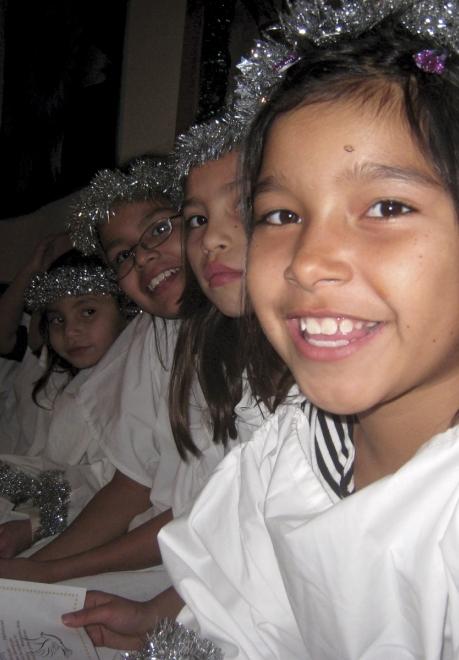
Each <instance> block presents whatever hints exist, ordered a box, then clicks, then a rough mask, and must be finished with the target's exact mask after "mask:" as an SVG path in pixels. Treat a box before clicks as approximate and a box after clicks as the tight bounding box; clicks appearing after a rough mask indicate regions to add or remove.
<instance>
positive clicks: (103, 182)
mask: <svg viewBox="0 0 459 660" xmlns="http://www.w3.org/2000/svg"><path fill="white" fill-rule="evenodd" d="M161 195H163V196H165V197H167V199H169V200H170V201H171V206H172V207H174V208H177V207H178V203H179V199H180V190H179V188H178V187H177V185H176V179H175V172H174V169H173V168H172V166H171V161H170V160H169V159H163V160H157V159H154V158H147V157H142V158H137V159H135V160H134V161H132V163H131V164H130V166H129V168H128V170H127V171H126V172H123V171H121V170H120V169H114V170H108V169H105V170H100V171H99V172H97V174H96V175H95V176H94V177H93V178H92V180H91V182H90V183H89V185H88V186H86V187H85V188H83V189H82V190H81V191H80V193H79V195H78V197H77V199H76V201H75V202H74V204H73V205H72V209H71V213H70V218H69V220H68V222H67V224H66V229H67V231H68V232H69V234H70V238H71V240H72V243H73V246H74V247H75V248H76V249H77V250H80V252H82V253H83V254H86V255H89V254H98V253H100V252H101V246H100V242H99V238H98V233H97V228H98V226H99V225H103V224H105V223H106V222H109V220H110V217H111V216H112V215H113V207H114V206H115V205H116V204H119V203H123V202H126V203H130V202H136V201H147V200H150V199H155V198H157V197H159V196H161Z"/></svg>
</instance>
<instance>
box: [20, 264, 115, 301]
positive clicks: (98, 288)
mask: <svg viewBox="0 0 459 660" xmlns="http://www.w3.org/2000/svg"><path fill="white" fill-rule="evenodd" d="M88 294H93V295H96V296H98V295H110V296H120V295H121V291H120V289H119V287H118V285H117V283H116V282H115V281H114V280H113V279H112V278H111V277H110V274H109V271H108V269H106V268H103V267H102V266H95V265H94V266H89V265H84V266H60V267H59V268H56V269H54V270H52V271H51V272H48V273H37V274H36V275H34V276H33V277H32V279H31V281H30V284H29V286H28V287H27V289H26V291H25V293H24V305H25V308H26V309H27V310H28V311H30V312H33V311H36V310H39V309H44V308H45V307H46V306H47V305H49V304H50V303H53V302H55V301H56V300H59V299H60V298H67V297H68V296H84V295H88Z"/></svg>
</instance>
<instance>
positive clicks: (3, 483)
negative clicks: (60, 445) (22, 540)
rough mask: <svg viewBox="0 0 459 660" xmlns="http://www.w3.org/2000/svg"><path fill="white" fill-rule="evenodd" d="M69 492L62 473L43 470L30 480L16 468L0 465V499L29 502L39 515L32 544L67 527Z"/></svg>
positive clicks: (29, 477) (69, 489) (4, 464)
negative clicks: (38, 524)
mask: <svg viewBox="0 0 459 660" xmlns="http://www.w3.org/2000/svg"><path fill="white" fill-rule="evenodd" d="M70 495H71V488H70V485H69V483H68V481H67V480H66V479H65V477H64V472H62V471H61V470H45V471H44V472H41V473H40V475H39V476H38V477H32V476H30V475H29V474H27V473H26V472H23V471H22V470H18V469H17V467H16V466H14V467H13V466H11V465H10V464H9V463H5V461H0V496H1V497H4V498H5V499H7V500H9V501H10V502H13V504H20V503H21V502H28V501H30V502H32V504H33V506H35V507H37V508H38V511H39V514H40V526H39V528H38V530H37V532H36V534H35V536H34V540H35V541H36V540H38V539H39V538H43V537H45V536H53V535H54V534H58V533H59V532H62V531H63V530H64V529H65V528H66V527H67V513H68V507H69V502H70Z"/></svg>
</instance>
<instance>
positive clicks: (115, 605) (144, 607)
mask: <svg viewBox="0 0 459 660" xmlns="http://www.w3.org/2000/svg"><path fill="white" fill-rule="evenodd" d="M151 602H152V601H147V602H144V603H140V602H137V601H133V600H128V599H127V598H122V597H121V596H114V595H113V594H107V593H104V592H103V591H88V593H87V594H86V600H85V606H84V608H83V609H82V610H79V611H78V612H69V613H68V614H64V615H63V616H62V622H63V623H64V624H65V625H66V626H69V627H71V628H79V627H81V626H84V627H85V628H86V632H87V633H88V635H89V637H90V638H91V640H92V643H93V644H94V646H107V647H108V648H112V649H121V650H139V649H141V648H142V646H143V644H144V643H145V634H146V633H147V632H148V630H150V629H151V628H153V626H154V624H155V622H156V620H155V619H156V617H155V616H154V613H153V612H152V611H151V607H150V603H151Z"/></svg>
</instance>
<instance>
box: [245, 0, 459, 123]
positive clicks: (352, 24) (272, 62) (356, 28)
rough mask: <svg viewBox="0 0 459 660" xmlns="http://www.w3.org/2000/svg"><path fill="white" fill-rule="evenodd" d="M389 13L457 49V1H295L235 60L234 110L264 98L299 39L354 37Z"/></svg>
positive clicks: (248, 110)
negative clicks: (335, 5) (336, 3)
mask: <svg viewBox="0 0 459 660" xmlns="http://www.w3.org/2000/svg"><path fill="white" fill-rule="evenodd" d="M391 15H396V16H397V20H398V22H399V24H400V25H401V26H403V27H404V28H405V29H407V30H408V31H409V32H411V33H412V34H415V35H417V36H419V37H423V38H427V39H429V40H432V41H433V42H434V43H436V44H437V45H438V46H439V47H442V48H447V49H450V50H452V51H455V52H456V53H457V52H459V3H458V1H457V0H452V1H449V2H440V1H439V0H378V1H377V2H376V1H375V0H343V1H342V2H341V6H340V7H339V8H337V9H334V8H333V7H331V6H330V5H329V3H328V2H327V0H297V2H295V3H294V4H291V5H290V7H289V9H288V11H287V12H285V13H284V14H282V15H280V17H279V23H278V24H277V25H275V26H273V27H271V28H270V29H269V30H268V31H267V32H266V34H265V35H264V37H263V39H261V40H258V41H256V42H255V45H254V47H253V48H252V51H251V53H250V56H249V57H248V58H243V59H242V60H241V61H240V63H239V64H238V65H237V68H238V69H239V72H238V74H237V75H236V78H235V89H234V114H235V118H236V120H237V121H239V122H248V121H250V120H251V118H253V116H254V115H255V114H256V112H257V111H258V109H259V107H260V105H261V104H263V103H265V102H266V101H267V100H268V99H269V97H270V95H271V94H272V92H273V91H274V89H276V86H277V84H278V83H279V82H281V80H282V78H283V77H284V73H285V71H287V69H288V68H289V67H290V66H291V65H292V64H294V63H295V62H296V61H298V60H299V59H301V57H302V45H301V44H302V42H304V41H305V40H306V41H308V42H311V43H312V44H315V45H322V44H328V43H330V44H332V43H334V42H336V41H338V40H339V39H340V38H341V37H355V38H357V37H358V36H359V35H360V34H362V33H363V32H365V31H366V30H369V29H370V28H372V27H374V26H375V25H377V24H378V23H380V22H381V21H382V20H384V19H386V18H388V17H389V16H391Z"/></svg>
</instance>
